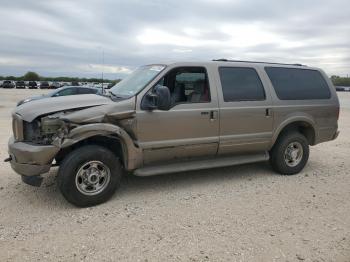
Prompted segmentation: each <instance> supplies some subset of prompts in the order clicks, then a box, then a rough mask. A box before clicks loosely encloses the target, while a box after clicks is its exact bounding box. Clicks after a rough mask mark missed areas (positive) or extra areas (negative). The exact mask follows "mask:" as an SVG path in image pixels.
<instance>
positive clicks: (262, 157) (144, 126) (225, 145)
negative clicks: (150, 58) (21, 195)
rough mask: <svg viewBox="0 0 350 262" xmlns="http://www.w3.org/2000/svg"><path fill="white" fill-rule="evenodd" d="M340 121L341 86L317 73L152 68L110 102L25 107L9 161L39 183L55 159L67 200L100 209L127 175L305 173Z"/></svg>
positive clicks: (274, 68)
mask: <svg viewBox="0 0 350 262" xmlns="http://www.w3.org/2000/svg"><path fill="white" fill-rule="evenodd" d="M338 117H339V101H338V97H337V94H336V90H335V88H334V86H333V85H332V83H331V82H330V79H329V78H328V77H327V76H326V74H325V73H324V72H323V71H322V70H320V69H317V68H313V67H307V66H302V65H299V64H277V63H263V62H244V61H229V60H215V61H211V62H192V63H172V64H165V65H148V66H143V67H140V68H139V69H137V70H136V71H134V72H133V73H132V74H130V75H129V76H128V77H126V78H125V79H124V80H122V81H121V82H119V83H118V84H117V85H116V86H114V87H113V88H112V89H111V90H110V96H96V95H82V96H79V97H78V96H67V97H64V98H63V97H55V98H52V99H43V100H39V101H33V102H32V103H28V104H24V105H22V106H19V107H17V108H16V110H15V111H14V113H13V133H14V138H11V139H10V141H9V154H10V157H9V158H8V159H7V161H10V163H11V166H12V168H13V169H14V170H15V171H16V172H17V173H19V174H21V175H22V180H23V181H24V182H25V183H28V184H31V185H36V186H38V185H40V184H41V181H42V179H43V178H42V177H41V176H40V175H41V174H43V173H46V172H48V171H49V170H50V168H51V165H52V163H53V161H54V162H55V164H56V165H58V166H59V171H58V177H57V181H58V186H59V188H60V190H61V192H62V194H63V196H64V197H65V198H66V199H67V200H68V201H69V202H71V203H73V204H74V205H77V206H90V205H96V204H99V203H102V202H104V201H106V200H107V199H108V198H110V197H111V196H112V194H113V193H114V191H115V190H116V189H117V188H118V186H119V184H120V179H121V177H122V175H123V173H124V171H128V172H130V173H132V174H134V175H137V176H151V175H158V174H164V173H173V172H180V171H188V170H195V169H205V168H213V167H223V166H231V165H238V164H246V163H253V162H259V161H270V163H271V166H272V168H273V170H275V171H276V172H278V173H280V174H284V175H292V174H296V173H298V172H300V171H301V170H302V169H303V168H304V166H305V165H306V163H307V161H308V157H309V146H313V145H316V144H319V143H322V142H326V141H330V140H333V139H336V138H337V136H338V134H339V132H338ZM43 145H44V146H43Z"/></svg>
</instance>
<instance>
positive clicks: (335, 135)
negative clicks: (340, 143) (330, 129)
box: [332, 130, 340, 140]
mask: <svg viewBox="0 0 350 262" xmlns="http://www.w3.org/2000/svg"><path fill="white" fill-rule="evenodd" d="M339 133H340V131H339V130H338V131H337V132H335V134H334V136H333V139H332V140H334V139H337V137H338V136H339Z"/></svg>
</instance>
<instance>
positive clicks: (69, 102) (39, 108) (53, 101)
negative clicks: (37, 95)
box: [14, 94, 115, 122]
mask: <svg viewBox="0 0 350 262" xmlns="http://www.w3.org/2000/svg"><path fill="white" fill-rule="evenodd" d="M114 103H115V102H113V101H111V100H110V99H109V98H107V97H103V96H99V95H93V94H88V95H73V96H61V97H54V98H47V99H46V98H44V99H40V100H35V101H31V102H30V103H25V104H23V105H21V106H19V107H17V108H16V109H15V110H14V113H16V114H19V115H20V116H21V117H22V119H23V120H24V121H27V122H32V121H33V120H34V119H35V118H37V117H38V116H41V115H46V114H50V113H55V112H60V111H65V110H71V109H79V108H88V107H94V106H101V105H106V104H114Z"/></svg>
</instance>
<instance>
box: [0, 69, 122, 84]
mask: <svg viewBox="0 0 350 262" xmlns="http://www.w3.org/2000/svg"><path fill="white" fill-rule="evenodd" d="M0 80H12V81H21V80H22V81H57V82H95V83H96V82H97V83H101V82H102V79H101V78H85V77H83V78H80V77H67V76H59V77H45V76H40V75H39V74H37V73H36V72H27V73H26V74H25V75H23V76H19V77H16V76H0ZM120 80H121V79H115V80H110V79H103V82H104V83H118V82H119V81H120Z"/></svg>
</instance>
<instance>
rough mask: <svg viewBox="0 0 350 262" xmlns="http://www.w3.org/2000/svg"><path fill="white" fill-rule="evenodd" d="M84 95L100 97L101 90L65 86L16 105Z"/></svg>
mask: <svg viewBox="0 0 350 262" xmlns="http://www.w3.org/2000/svg"><path fill="white" fill-rule="evenodd" d="M84 94H97V95H100V94H101V90H98V89H96V88H89V87H79V86H65V87H61V88H58V89H56V90H54V91H51V92H49V93H48V94H44V95H39V96H32V97H29V98H26V99H23V100H21V101H19V102H18V103H17V106H20V105H22V104H24V103H28V102H30V101H34V100H39V99H43V98H49V97H59V96H70V95H84Z"/></svg>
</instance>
